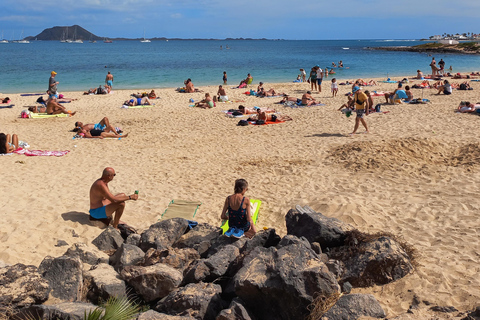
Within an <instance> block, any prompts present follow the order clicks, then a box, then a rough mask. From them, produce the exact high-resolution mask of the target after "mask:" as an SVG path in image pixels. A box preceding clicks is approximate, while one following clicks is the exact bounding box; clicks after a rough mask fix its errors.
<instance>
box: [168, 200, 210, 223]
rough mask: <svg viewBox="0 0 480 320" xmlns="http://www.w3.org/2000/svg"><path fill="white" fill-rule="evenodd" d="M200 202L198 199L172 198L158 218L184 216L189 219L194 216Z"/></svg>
mask: <svg viewBox="0 0 480 320" xmlns="http://www.w3.org/2000/svg"><path fill="white" fill-rule="evenodd" d="M201 204H202V203H201V202H200V201H189V200H179V199H173V200H172V201H170V203H169V204H168V207H167V209H166V210H165V212H163V214H162V216H161V218H160V219H171V218H184V219H187V220H190V219H192V218H193V217H195V215H196V214H197V211H198V208H199V207H200V205H201Z"/></svg>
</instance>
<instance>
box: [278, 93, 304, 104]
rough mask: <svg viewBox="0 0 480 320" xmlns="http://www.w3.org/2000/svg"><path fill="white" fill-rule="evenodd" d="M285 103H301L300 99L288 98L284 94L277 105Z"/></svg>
mask: <svg viewBox="0 0 480 320" xmlns="http://www.w3.org/2000/svg"><path fill="white" fill-rule="evenodd" d="M287 101H293V102H295V103H301V102H302V99H298V98H295V97H290V96H289V95H288V94H284V95H283V98H282V100H280V101H279V102H277V103H279V104H283V103H285V102H287Z"/></svg>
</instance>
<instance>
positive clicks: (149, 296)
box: [121, 263, 183, 302]
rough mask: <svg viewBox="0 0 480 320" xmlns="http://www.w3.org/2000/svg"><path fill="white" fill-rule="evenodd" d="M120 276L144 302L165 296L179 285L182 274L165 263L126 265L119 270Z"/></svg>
mask: <svg viewBox="0 0 480 320" xmlns="http://www.w3.org/2000/svg"><path fill="white" fill-rule="evenodd" d="M121 277H122V279H124V280H125V281H126V282H127V283H128V284H129V285H131V286H132V287H133V288H135V291H136V292H137V293H138V294H139V295H141V296H142V297H143V300H145V301H146V302H150V301H154V300H157V299H160V298H163V297H165V296H166V295H167V294H169V293H170V292H171V291H172V290H174V289H175V288H176V287H178V286H179V285H180V283H181V282H182V279H183V275H182V273H181V272H179V271H178V270H175V269H174V268H172V267H170V266H167V265H165V264H161V263H159V264H155V265H153V266H148V267H141V266H127V267H125V268H124V269H123V270H122V272H121Z"/></svg>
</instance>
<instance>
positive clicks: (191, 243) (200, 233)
mask: <svg viewBox="0 0 480 320" xmlns="http://www.w3.org/2000/svg"><path fill="white" fill-rule="evenodd" d="M221 232H222V229H221V228H220V227H215V226H212V225H210V224H207V223H199V224H198V225H197V226H196V227H195V228H193V229H192V230H190V231H189V232H187V233H185V234H184V235H183V236H181V237H180V239H178V241H176V242H175V243H174V244H173V247H174V248H193V249H195V250H197V251H198V253H199V254H200V255H201V256H203V255H204V254H205V252H207V250H208V249H209V248H210V245H211V242H212V240H213V239H215V238H217V237H218V236H219V235H220V234H221Z"/></svg>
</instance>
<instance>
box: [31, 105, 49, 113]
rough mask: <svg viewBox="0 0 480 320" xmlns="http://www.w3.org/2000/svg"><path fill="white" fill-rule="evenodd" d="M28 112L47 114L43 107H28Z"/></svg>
mask: <svg viewBox="0 0 480 320" xmlns="http://www.w3.org/2000/svg"><path fill="white" fill-rule="evenodd" d="M28 111H30V112H33V113H46V112H47V107H46V106H44V105H41V106H30V107H28Z"/></svg>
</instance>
